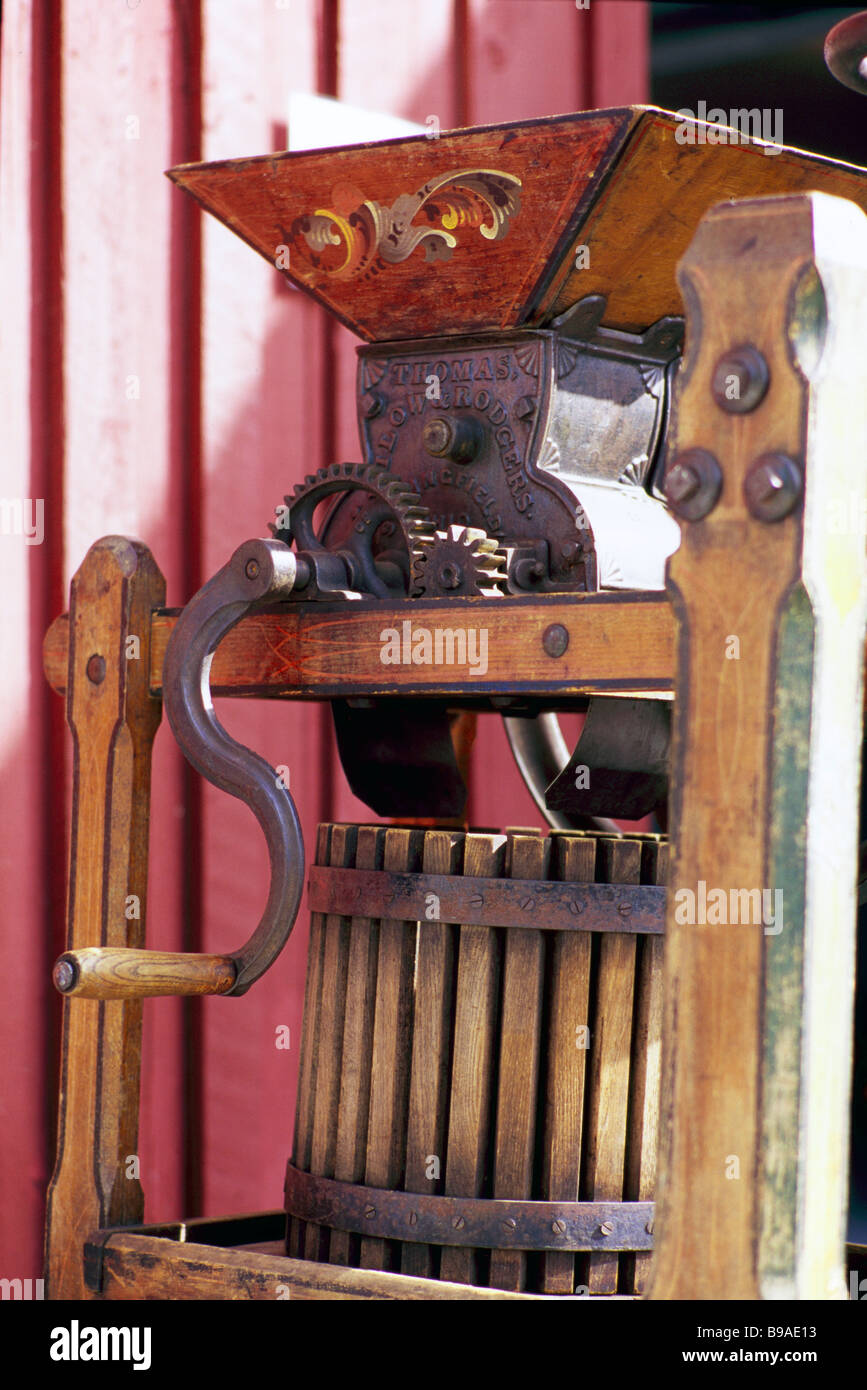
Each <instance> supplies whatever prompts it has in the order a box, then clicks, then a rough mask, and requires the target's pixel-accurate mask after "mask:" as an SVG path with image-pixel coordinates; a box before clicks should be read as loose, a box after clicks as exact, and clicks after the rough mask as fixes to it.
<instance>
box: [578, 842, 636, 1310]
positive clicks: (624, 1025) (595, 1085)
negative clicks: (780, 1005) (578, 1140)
mask: <svg viewBox="0 0 867 1390" xmlns="http://www.w3.org/2000/svg"><path fill="white" fill-rule="evenodd" d="M596 868H597V879H599V880H601V881H603V882H608V883H637V882H638V881H639V879H640V876H641V846H640V844H639V843H638V842H636V841H635V840H614V839H609V838H608V837H601V838H600V840H599V844H598V850H597V861H596ZM598 949H599V957H598V966H597V974H596V990H595V994H596V1007H595V1011H594V1020H593V1029H594V1031H595V1036H594V1035H593V1033H591V1040H590V1090H589V1096H588V1109H587V1145H586V1151H585V1157H584V1177H583V1185H584V1197H585V1199H586V1200H587V1201H594V1202H595V1201H600V1202H601V1201H620V1200H621V1199H622V1197H623V1175H624V1162H625V1150H626V1120H627V1108H628V1104H629V1070H630V1067H629V1063H630V1057H631V1052H632V1012H633V996H634V989H635V951H636V941H635V937H634V936H627V935H625V934H624V935H618V934H614V933H604V934H600V940H599V947H598ZM618 1263H619V1256H618V1255H615V1254H611V1255H609V1254H603V1253H598V1254H597V1253H594V1254H592V1255H591V1256H590V1260H589V1268H588V1274H587V1284H588V1287H589V1289H590V1292H591V1294H599V1293H605V1294H613V1293H616V1292H617V1272H618Z"/></svg>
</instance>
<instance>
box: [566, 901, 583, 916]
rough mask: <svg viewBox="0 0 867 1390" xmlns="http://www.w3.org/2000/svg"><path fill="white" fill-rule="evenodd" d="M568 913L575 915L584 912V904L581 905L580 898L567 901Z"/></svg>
mask: <svg viewBox="0 0 867 1390" xmlns="http://www.w3.org/2000/svg"><path fill="white" fill-rule="evenodd" d="M569 911H570V912H574V913H576V914H577V913H579V912H583V911H584V904H583V903H582V901H581V899H580V898H570V899H569Z"/></svg>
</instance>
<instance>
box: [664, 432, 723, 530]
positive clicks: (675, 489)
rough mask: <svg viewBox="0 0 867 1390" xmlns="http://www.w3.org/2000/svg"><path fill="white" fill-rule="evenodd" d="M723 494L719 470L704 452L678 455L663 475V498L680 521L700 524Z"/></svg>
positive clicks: (705, 450)
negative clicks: (698, 522) (665, 498)
mask: <svg viewBox="0 0 867 1390" xmlns="http://www.w3.org/2000/svg"><path fill="white" fill-rule="evenodd" d="M721 491H722V469H721V468H720V466H719V464H718V463H717V461H716V459H715V458H714V456H713V454H709V453H708V451H707V449H687V450H686V451H685V452H684V453H682V454H678V456H677V458H676V459H675V460H674V462H673V463H672V465H671V467H670V468H669V469H668V472H667V473H666V475H665V495H666V497H667V498H668V501H669V503H670V504H671V509H672V511H673V512H674V514H675V515H676V516H679V517H680V518H681V520H683V521H701V520H702V518H703V517H706V516H707V514H708V512H710V511H712V510H713V508H714V507H715V506H716V504H717V501H718V500H719V495H720V493H721Z"/></svg>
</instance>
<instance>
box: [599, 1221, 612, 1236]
mask: <svg viewBox="0 0 867 1390" xmlns="http://www.w3.org/2000/svg"><path fill="white" fill-rule="evenodd" d="M613 1230H614V1227H613V1225H612V1224H611V1222H610V1221H603V1222H602V1225H601V1226H600V1227H599V1231H600V1234H601V1235H603V1236H610V1235H611V1232H612V1231H613Z"/></svg>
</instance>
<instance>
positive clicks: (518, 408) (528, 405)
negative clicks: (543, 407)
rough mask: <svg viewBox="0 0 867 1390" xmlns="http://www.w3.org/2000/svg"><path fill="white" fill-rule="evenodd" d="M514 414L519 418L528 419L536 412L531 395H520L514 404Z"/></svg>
mask: <svg viewBox="0 0 867 1390" xmlns="http://www.w3.org/2000/svg"><path fill="white" fill-rule="evenodd" d="M515 414H516V415H517V417H518V419H519V420H529V419H531V418H532V416H533V415H535V414H536V402H535V401H534V400H533V397H532V396H521V398H520V400H519V401H518V402H517V404H516V405H515Z"/></svg>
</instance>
